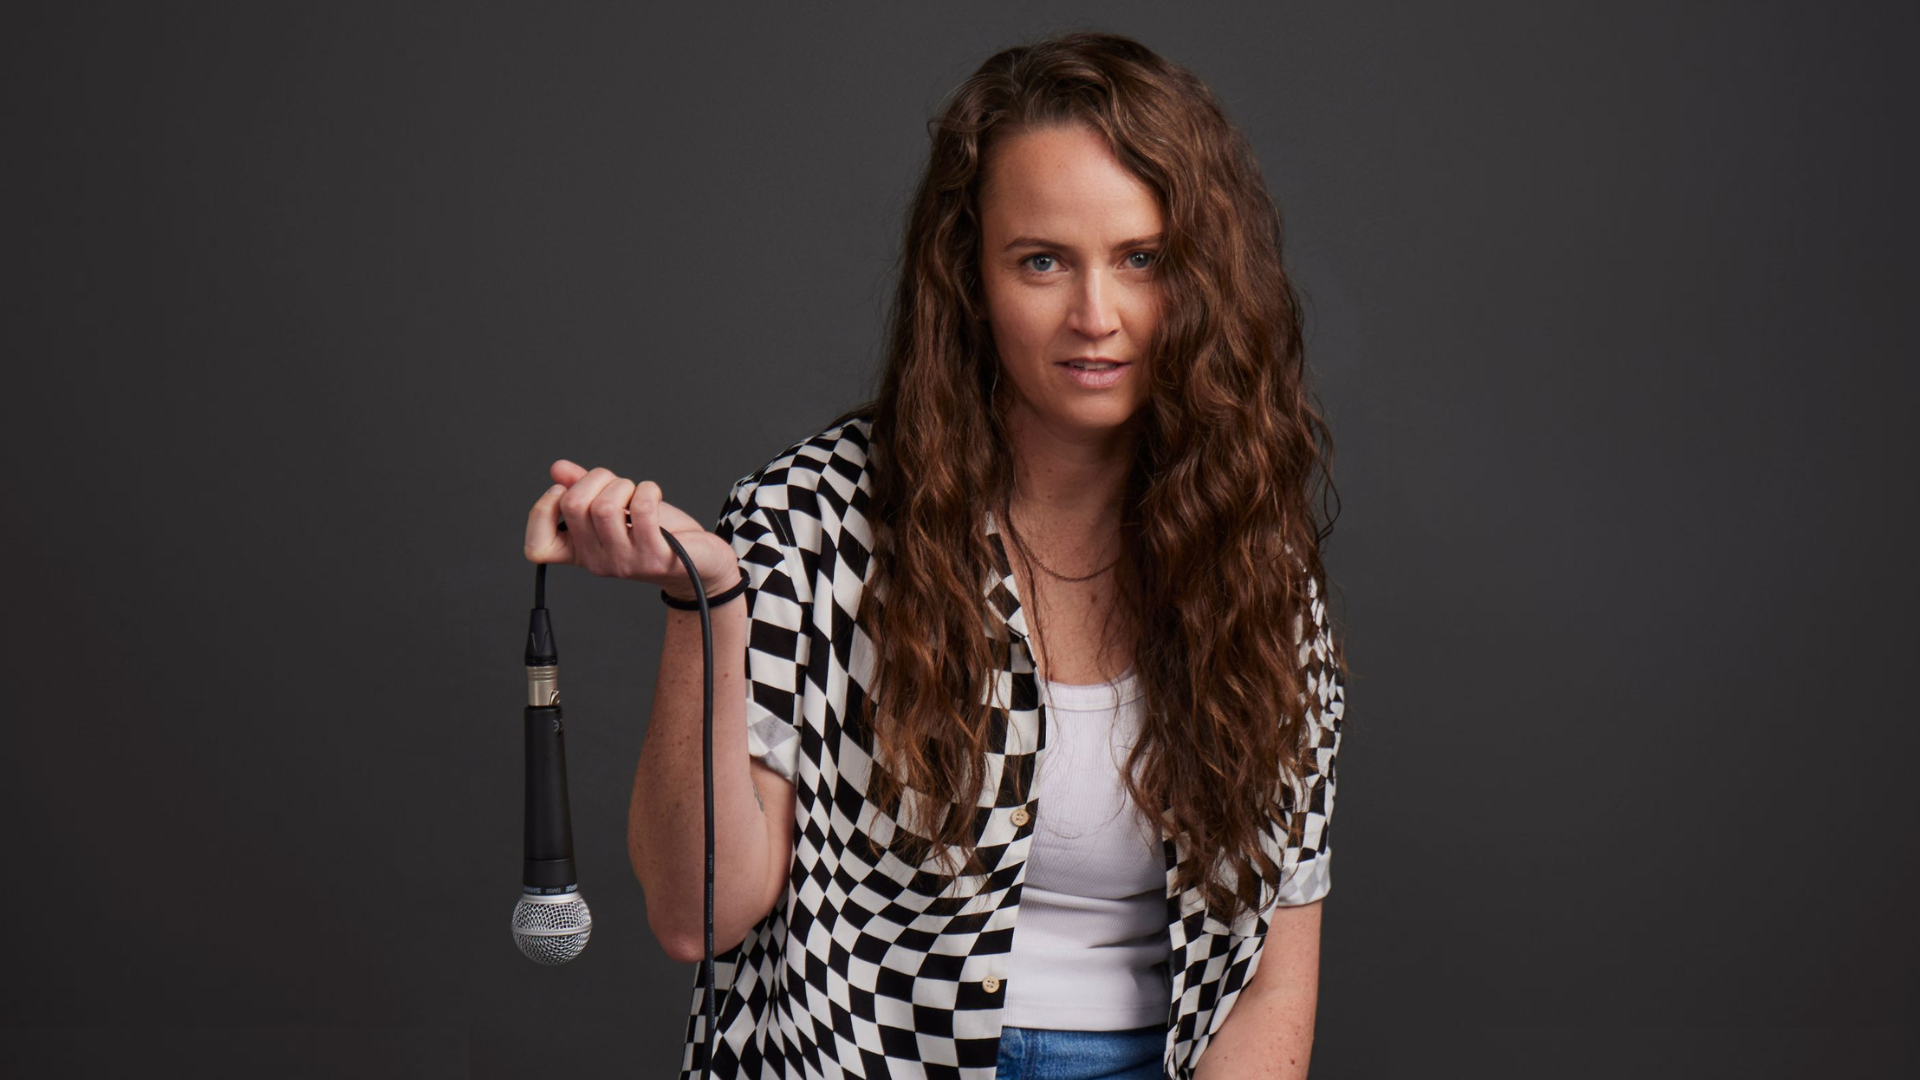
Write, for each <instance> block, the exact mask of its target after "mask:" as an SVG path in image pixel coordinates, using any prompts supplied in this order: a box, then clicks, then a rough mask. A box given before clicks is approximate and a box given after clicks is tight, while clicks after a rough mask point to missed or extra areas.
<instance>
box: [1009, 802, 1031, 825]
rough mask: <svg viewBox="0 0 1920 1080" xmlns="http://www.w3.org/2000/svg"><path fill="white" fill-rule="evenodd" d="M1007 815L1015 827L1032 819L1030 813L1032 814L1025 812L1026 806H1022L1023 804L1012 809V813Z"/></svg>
mask: <svg viewBox="0 0 1920 1080" xmlns="http://www.w3.org/2000/svg"><path fill="white" fill-rule="evenodd" d="M1007 816H1008V818H1009V819H1011V820H1012V822H1013V824H1014V827H1015V828H1018V827H1020V826H1023V825H1025V824H1026V823H1027V822H1029V821H1032V820H1033V815H1032V814H1029V813H1027V808H1026V807H1024V806H1022V807H1019V808H1018V809H1016V810H1014V812H1013V813H1011V814H1009V815H1007Z"/></svg>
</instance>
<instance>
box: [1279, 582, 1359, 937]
mask: <svg viewBox="0 0 1920 1080" xmlns="http://www.w3.org/2000/svg"><path fill="white" fill-rule="evenodd" d="M1308 580H1309V585H1308V605H1307V606H1308V609H1309V613H1310V614H1311V616H1312V618H1313V631H1312V634H1311V636H1310V637H1309V635H1307V634H1304V633H1302V626H1303V623H1304V622H1305V620H1304V619H1302V618H1300V617H1299V616H1295V617H1294V619H1295V621H1294V640H1295V641H1296V642H1298V643H1299V646H1300V667H1301V673H1302V675H1303V676H1304V678H1305V680H1306V688H1305V691H1304V693H1303V694H1302V700H1301V704H1302V706H1304V707H1305V711H1306V730H1305V732H1304V734H1303V737H1302V742H1303V744H1304V746H1303V751H1304V752H1303V754H1302V758H1301V772H1302V774H1303V775H1302V776H1300V777H1299V778H1298V779H1296V780H1295V781H1294V783H1293V810H1292V812H1291V815H1290V820H1289V821H1288V823H1287V842H1286V852H1285V855H1284V858H1283V859H1282V866H1283V867H1284V868H1285V871H1284V873H1283V875H1282V877H1281V879H1280V889H1279V893H1278V895H1277V897H1276V898H1275V903H1277V904H1279V905H1281V906H1285V907H1293V906H1298V905H1300V904H1311V903H1313V902H1314V901H1316V900H1319V899H1321V898H1322V897H1324V896H1326V895H1327V893H1328V892H1329V891H1330V890H1331V889H1332V888H1333V876H1332V871H1333V861H1332V860H1333V849H1332V847H1331V846H1330V845H1329V843H1328V824H1329V822H1330V820H1331V818H1332V816H1333V791H1334V761H1335V758H1336V756H1337V755H1338V754H1339V751H1340V728H1341V722H1342V718H1343V717H1344V715H1345V713H1346V686H1345V682H1344V680H1343V679H1342V677H1341V674H1340V669H1339V665H1338V664H1337V663H1336V661H1335V657H1334V651H1333V650H1334V646H1333V634H1332V628H1331V626H1330V625H1329V624H1330V620H1329V619H1328V617H1327V605H1326V598H1325V597H1324V596H1323V595H1321V590H1320V587H1319V583H1318V582H1316V581H1313V580H1312V579H1311V578H1310V579H1308Z"/></svg>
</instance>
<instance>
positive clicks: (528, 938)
mask: <svg viewBox="0 0 1920 1080" xmlns="http://www.w3.org/2000/svg"><path fill="white" fill-rule="evenodd" d="M592 935H593V913H592V912H590V911H588V910H587V902H586V901H585V900H583V899H581V897H580V894H579V893H569V894H567V895H565V896H553V897H546V896H523V897H521V898H520V902H519V903H517V904H515V905H514V906H513V943H514V944H515V945H517V946H519V947H520V951H521V953H523V954H524V955H525V956H526V957H527V959H529V960H532V961H534V962H535V963H540V964H564V963H566V962H567V961H569V960H571V959H573V958H574V957H576V956H579V955H580V950H582V949H584V948H586V947H587V938H589V937H591V936H592Z"/></svg>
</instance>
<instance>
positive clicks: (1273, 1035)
mask: <svg viewBox="0 0 1920 1080" xmlns="http://www.w3.org/2000/svg"><path fill="white" fill-rule="evenodd" d="M1321 903H1322V901H1318V900H1316V901H1314V902H1313V903H1311V904H1301V905H1299V906H1297V907H1282V908H1276V909H1275V910H1274V914H1273V919H1272V921H1271V922H1270V923H1269V924H1268V925H1267V938H1266V943H1265V944H1264V945H1262V946H1261V951H1260V967H1259V969H1258V970H1256V971H1255V972H1254V973H1253V978H1252V979H1251V980H1250V981H1249V982H1248V983H1247V985H1246V986H1244V987H1242V988H1241V990H1240V997H1239V998H1238V999H1237V1000H1235V1001H1234V1003H1233V1009H1232V1011H1230V1012H1228V1013H1227V1019H1226V1021H1225V1022H1224V1023H1222V1024H1221V1025H1220V1030H1219V1032H1218V1033H1216V1034H1215V1035H1214V1037H1213V1039H1212V1040H1211V1041H1210V1042H1208V1043H1207V1048H1206V1050H1205V1052H1203V1053H1202V1054H1201V1055H1200V1067H1199V1068H1198V1069H1195V1070H1194V1073H1193V1077H1194V1080H1241V1078H1243V1077H1259V1078H1262V1080H1283V1078H1284V1080H1299V1078H1301V1077H1304V1076H1306V1075H1307V1058H1308V1056H1309V1055H1310V1054H1311V1053H1312V1051H1313V1018H1314V1011H1315V1008H1316V1007H1317V1006H1318V1004H1319V1000H1320V905H1321Z"/></svg>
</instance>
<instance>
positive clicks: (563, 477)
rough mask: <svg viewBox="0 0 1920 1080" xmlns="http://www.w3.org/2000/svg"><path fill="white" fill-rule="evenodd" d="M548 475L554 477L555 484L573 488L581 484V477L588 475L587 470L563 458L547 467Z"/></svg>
mask: <svg viewBox="0 0 1920 1080" xmlns="http://www.w3.org/2000/svg"><path fill="white" fill-rule="evenodd" d="M547 475H548V476H551V477H553V482H554V483H556V484H560V485H562V486H563V487H572V486H573V485H575V484H577V483H579V482H580V478H581V477H583V476H585V475H587V470H586V469H584V468H582V467H581V466H579V465H576V464H574V463H573V462H571V461H568V460H567V459H566V458H561V459H560V460H559V461H556V462H554V463H553V464H552V465H549V466H547Z"/></svg>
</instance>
